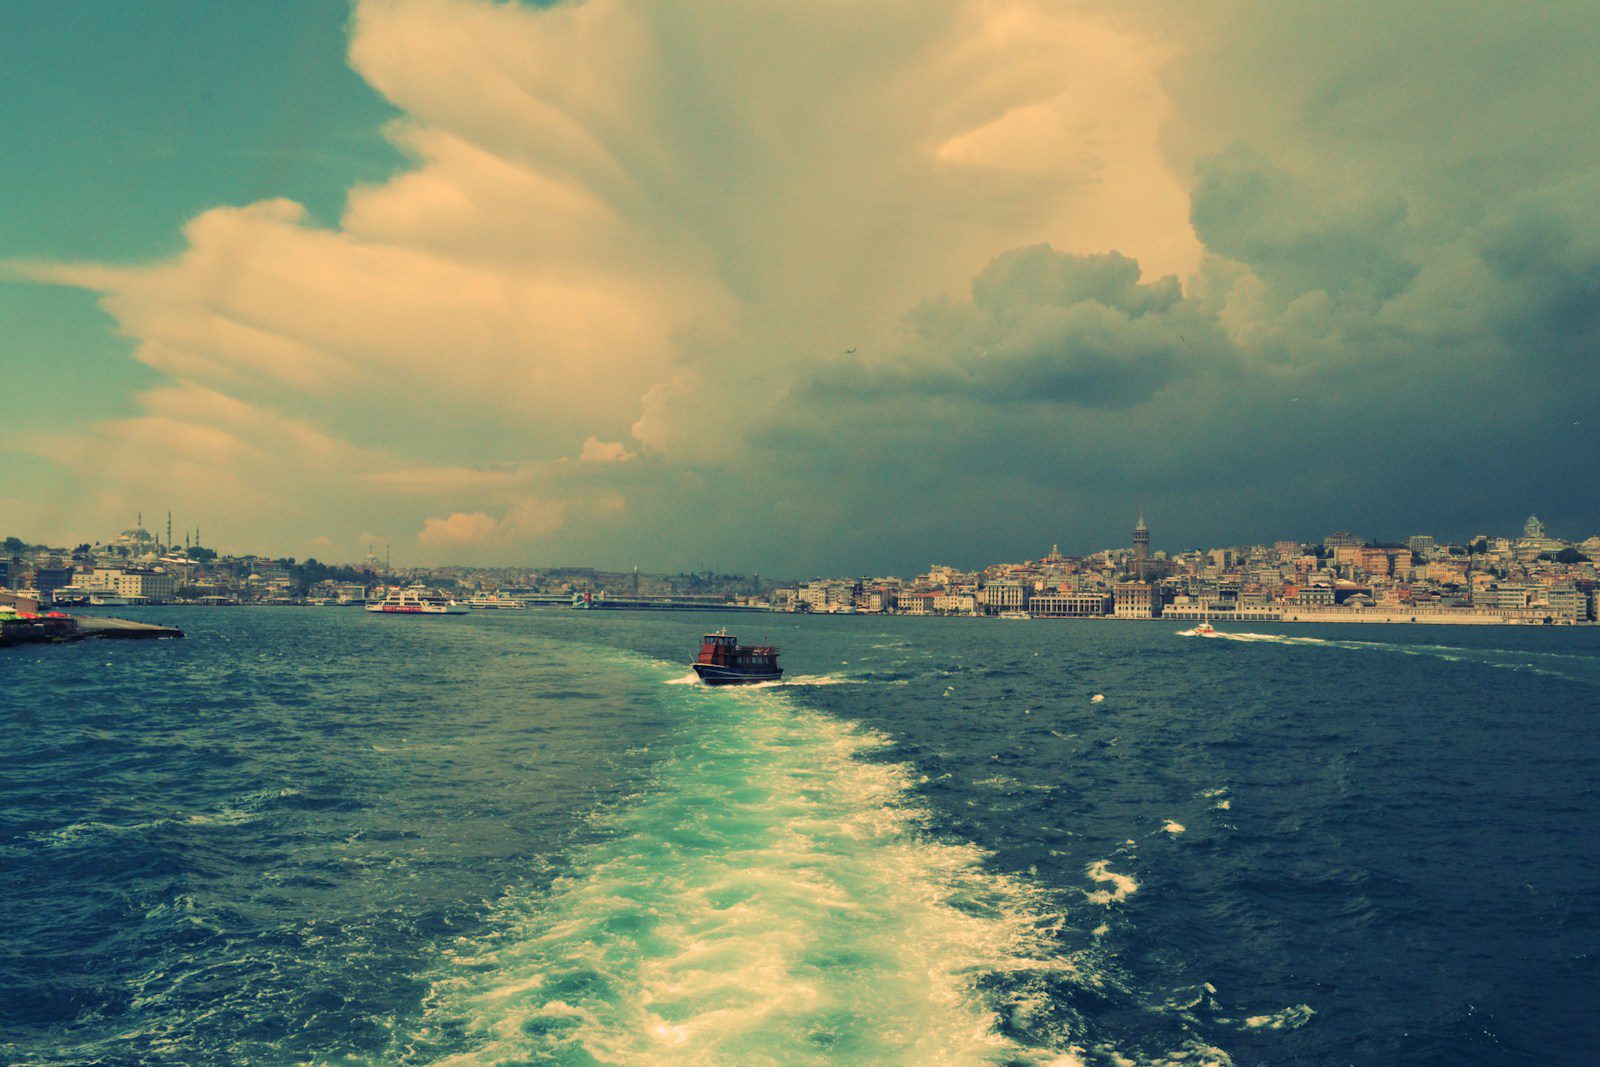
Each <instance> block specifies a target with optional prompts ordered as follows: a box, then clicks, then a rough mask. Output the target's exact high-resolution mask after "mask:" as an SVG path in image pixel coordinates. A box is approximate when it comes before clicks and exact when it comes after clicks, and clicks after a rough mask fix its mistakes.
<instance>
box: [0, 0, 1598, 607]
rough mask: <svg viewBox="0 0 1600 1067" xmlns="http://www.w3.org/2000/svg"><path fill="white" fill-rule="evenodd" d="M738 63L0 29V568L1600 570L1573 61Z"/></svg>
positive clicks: (1310, 42)
mask: <svg viewBox="0 0 1600 1067" xmlns="http://www.w3.org/2000/svg"><path fill="white" fill-rule="evenodd" d="M778 17H779V16H776V15H774V14H773V13H771V12H757V11H752V10H751V9H749V8H747V7H746V6H743V5H735V4H727V3H714V2H701V3H692V4H685V5H674V6H673V7H672V8H670V9H662V8H660V7H659V6H658V5H650V4H646V3H642V2H634V0H606V2H591V3H587V4H576V5H574V4H557V5H553V6H549V7H545V6H542V5H537V4H505V5H503V4H490V3H488V2H486V0H364V2H360V3H356V4H353V5H348V6H347V5H345V4H342V3H335V2H332V0H301V2H297V3H292V4H285V5H276V6H274V7H273V8H272V9H270V10H268V9H252V10H251V11H248V12H243V13H240V12H233V11H231V10H223V9H220V8H219V9H214V10H206V9H198V10H196V9H191V8H189V7H188V6H186V5H152V6H149V7H144V8H141V9H140V10H139V11H133V10H131V9H126V10H124V9H120V8H119V7H117V6H113V5H81V6H78V5H74V6H72V7H70V8H64V7H61V6H60V5H55V6H49V5H41V6H35V7H32V8H28V9H24V10H21V11H19V12H18V13H16V14H15V16H14V18H15V20H16V27H17V32H15V33H13V34H11V35H8V38H7V40H6V41H5V42H4V43H0V71H3V72H4V73H3V74H0V79H3V85H4V87H5V90H6V92H7V96H8V103H9V105H10V106H8V109H7V113H6V115H4V116H0V138H4V140H5V142H6V143H7V144H9V145H11V146H13V147H14V150H13V151H9V152H6V153H0V191H3V192H4V193H5V195H6V196H7V198H8V202H10V203H11V204H12V205H13V210H12V211H9V212H8V213H7V217H6V218H5V219H4V220H3V221H0V260H3V261H4V272H3V276H0V314H3V315H4V316H5V320H6V321H7V323H8V330H7V331H6V334H5V336H4V337H0V365H3V366H4V367H5V368H6V370H7V378H8V387H9V389H10V395H11V396H12V398H13V400H12V403H11V404H9V405H8V408H7V418H6V425H5V427H4V428H0V513H3V514H4V515H5V516H6V517H7V519H8V520H9V524H10V525H11V526H12V528H13V529H14V530H17V531H19V532H20V531H27V532H26V533H25V536H28V537H36V538H39V539H41V540H45V541H58V542H68V541H70V542H71V543H78V540H79V539H82V538H84V537H87V536H88V535H91V534H92V533H93V531H95V530H101V531H105V530H111V529H119V528H122V526H124V525H125V524H126V522H127V519H126V516H127V515H130V514H132V513H134V512H135V511H136V510H137V509H139V508H140V507H143V508H145V510H146V511H150V510H151V508H150V505H151V504H153V503H159V505H160V510H161V512H162V513H164V512H165V510H166V509H167V507H169V506H170V507H171V508H172V509H173V510H174V511H176V512H178V513H179V514H180V515H204V516H206V518H205V520H204V521H203V522H202V523H201V525H203V526H204V528H205V529H206V530H207V532H208V537H209V538H211V539H213V540H215V541H216V542H217V543H222V544H238V545H251V546H256V547H258V548H259V550H261V551H264V552H268V553H273V554H277V555H282V556H294V557H297V558H305V557H307V556H316V557H318V558H333V559H341V558H344V559H349V558H359V554H360V551H361V549H362V546H364V545H366V544H369V543H389V544H392V545H393V546H395V551H396V553H397V554H400V555H403V556H405V557H406V558H408V559H412V560H416V561H418V562H424V563H445V562H461V563H475V564H494V563H505V564H520V563H525V562H532V561H536V560H537V561H552V560H561V559H567V560H575V559H581V558H601V559H606V560H615V561H617V564H618V565H621V564H623V563H633V562H637V563H639V564H640V565H641V566H644V567H647V568H649V569H655V570H672V569H686V568H690V567H693V566H695V565H697V564H706V563H712V564H715V565H716V566H719V567H726V568H730V569H737V570H742V571H753V570H759V571H762V572H770V573H788V574H796V575H799V574H806V573H828V572H836V571H838V570H840V569H843V570H846V571H849V572H854V573H910V572H912V571H913V570H914V569H915V568H916V567H918V566H922V565H926V563H927V561H929V560H951V561H976V560H978V559H982V558H1006V557H1010V558H1020V557H1021V556H1022V555H1024V554H1025V553H1029V552H1035V551H1038V546H1040V545H1048V544H1050V543H1052V542H1060V543H1070V544H1076V545H1096V544H1099V545H1104V544H1116V543H1121V540H1122V539H1124V538H1125V536H1126V534H1125V531H1126V529H1127V525H1128V519H1127V516H1130V515H1132V514H1134V513H1136V512H1137V510H1138V508H1139V507H1141V506H1151V507H1154V508H1158V509H1159V513H1158V512H1157V511H1155V510H1153V511H1152V513H1151V516H1150V517H1151V519H1152V527H1153V528H1154V530H1155V536H1154V545H1155V547H1157V548H1160V547H1163V546H1165V547H1168V548H1172V547H1174V546H1176V545H1180V544H1187V543H1193V544H1196V545H1199V544H1235V543H1250V541H1251V540H1252V538H1251V531H1253V530H1264V531H1276V532H1279V533H1280V534H1281V535H1282V536H1284V537H1293V538H1297V539H1304V540H1309V539H1312V538H1317V537H1321V536H1324V535H1326V534H1327V533H1329V532H1331V531H1334V530H1338V529H1353V530H1357V531H1358V532H1359V531H1368V532H1370V534H1371V535H1372V536H1374V537H1376V538H1379V539H1403V538H1404V537H1405V536H1408V535H1409V534H1410V533H1414V532H1418V531H1432V532H1435V533H1437V534H1439V535H1440V536H1452V537H1466V536H1471V535H1473V534H1476V533H1481V532H1488V531H1490V530H1493V529H1497V528H1498V529H1503V530H1514V529H1515V528H1516V527H1517V526H1518V525H1519V524H1520V522H1521V521H1522V518H1523V517H1524V516H1526V515H1527V514H1528V512H1529V511H1530V510H1532V511H1537V512H1538V513H1539V514H1540V515H1542V516H1544V517H1545V519H1546V521H1547V523H1548V524H1549V525H1550V526H1551V527H1552V528H1556V529H1561V530H1563V531H1565V532H1567V534H1568V535H1569V536H1571V537H1573V538H1575V539H1581V538H1582V537H1586V536H1589V535H1591V534H1592V533H1594V532H1595V531H1596V530H1600V484H1597V483H1596V482H1595V480H1594V479H1593V478H1592V476H1590V472H1592V471H1593V470H1594V469H1596V466H1597V465H1600V416H1596V415H1594V414H1593V407H1594V399H1593V391H1592V389H1585V388H1584V387H1583V386H1584V385H1586V384H1587V382H1588V381H1590V380H1591V379H1592V378H1593V376H1594V373H1595V366H1594V361H1595V353H1596V351H1600V318H1597V317H1596V315H1595V312H1594V308H1595V307H1596V306H1600V303H1597V300H1596V293H1597V292H1600V251H1597V249H1600V229H1597V226H1600V223H1597V222H1596V219H1595V217H1594V215H1593V212H1592V211H1591V210H1590V207H1591V205H1592V204H1593V202H1594V201H1595V199H1596V196H1597V195H1600V147H1597V146H1596V145H1595V143H1594V141H1593V138H1592V137H1591V136H1589V131H1590V130H1592V129H1593V128H1594V126H1595V124H1596V121H1597V120H1600V102H1597V101H1596V100H1595V99H1594V97H1593V94H1586V93H1581V92H1574V91H1573V89H1572V86H1574V85H1581V84H1585V83H1586V82H1585V78H1586V71H1587V66H1588V64H1589V63H1590V62H1591V61H1592V56H1593V54H1594V52H1595V50H1596V48H1597V47H1600V27H1597V26H1596V24H1595V22H1594V20H1593V18H1592V17H1591V14H1590V13H1589V12H1588V11H1587V9H1586V8H1585V6H1583V5H1578V4H1569V5H1549V6H1546V7H1544V8H1541V14H1540V17H1539V18H1537V19H1532V18H1526V17H1523V14H1522V13H1521V12H1515V11H1510V10H1506V11H1498V10H1493V9H1473V10H1458V9H1455V8H1448V9H1447V8H1442V7H1438V6H1429V5H1410V6H1403V7H1399V8H1385V9H1383V10H1373V11H1358V10H1351V9H1350V8H1349V7H1348V5H1334V4H1328V5H1301V6H1297V7H1296V8H1295V9H1293V10H1287V9H1283V8H1282V7H1281V6H1280V5H1270V4H1249V3H1240V4H1237V5H1229V6H1226V7H1216V8H1210V9H1207V10H1205V11H1193V10H1189V9H1187V8H1186V7H1185V6H1184V5H1176V4H1166V3H1159V2H1153V3H1149V4H1139V5H1133V6H1128V5H1115V4H1110V3H1090V4H1085V5H1076V6H1073V7H1072V8H1071V9H1064V8H1062V7H1061V6H1059V5H1056V4H1053V3H1048V2H1045V0H1019V2H1018V3H1016V4H1012V5H1008V6H1005V7H1003V8H1001V7H996V6H993V5H987V4H982V3H977V2H975V0H936V2H933V3H929V4H924V5H918V6H916V7H913V8H892V9H881V10H871V11H853V12H851V13H850V14H849V16H848V18H843V17H841V14H840V12H839V11H838V10H837V9H835V8H834V7H832V6H829V5H823V4H811V3H806V4H797V5H790V6H789V7H788V8H786V9H785V11H784V13H783V15H782V16H781V18H782V27H781V28H782V30H783V32H775V30H774V22H773V20H774V19H775V18H778ZM798 38H805V39H812V40H827V41H829V42H830V47H829V48H828V49H827V50H826V52H825V53H824V52H822V51H804V52H803V53H800V54H797V53H796V52H795V51H794V50H793V49H792V48H791V47H790V46H789V44H788V42H789V41H790V40H792V39H798ZM1424 45H1425V47H1424ZM62 116H66V117H67V118H66V121H63V120H62ZM1164 531H1171V532H1173V533H1175V534H1176V533H1177V532H1178V531H1183V532H1182V533H1181V534H1179V536H1181V537H1183V538H1184V540H1183V541H1181V542H1180V541H1172V540H1167V533H1166V532H1164Z"/></svg>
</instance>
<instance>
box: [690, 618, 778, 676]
mask: <svg viewBox="0 0 1600 1067" xmlns="http://www.w3.org/2000/svg"><path fill="white" fill-rule="evenodd" d="M694 673H696V674H698V675H699V676H700V680H701V681H702V682H705V683H706V684H707V685H751V684H753V683H755V682H776V681H777V680H778V679H780V678H782V677H783V668H782V667H780V666H778V650H777V649H776V648H773V647H772V646H771V645H741V644H740V643H739V639H738V638H737V637H734V636H733V635H732V634H730V633H728V631H727V630H726V629H722V630H718V631H717V632H716V633H714V634H706V636H705V640H704V641H702V642H701V644H700V658H699V659H697V660H695V662H694Z"/></svg>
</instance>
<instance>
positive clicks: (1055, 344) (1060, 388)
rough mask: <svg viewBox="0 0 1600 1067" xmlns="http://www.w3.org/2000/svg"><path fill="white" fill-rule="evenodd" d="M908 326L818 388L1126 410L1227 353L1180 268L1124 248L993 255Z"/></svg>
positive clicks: (827, 374)
mask: <svg viewBox="0 0 1600 1067" xmlns="http://www.w3.org/2000/svg"><path fill="white" fill-rule="evenodd" d="M911 324H912V327H913V331H914V333H913V337H912V338H911V339H910V340H908V341H907V342H905V343H904V344H903V345H901V346H900V347H899V348H898V349H896V350H895V351H894V352H892V353H891V354H890V355H889V356H888V357H887V358H885V359H881V360H876V361H868V360H861V361H858V362H854V363H837V364H834V365H833V366H831V367H829V368H827V369H826V370H825V371H824V372H822V373H821V374H819V375H818V377H817V379H816V386H817V388H818V389H819V390H820V391H822V392H841V391H842V392H849V393H853V394H856V395H871V396H880V397H882V396H905V395H911V396H915V395H938V396H952V397H960V398H967V399H972V400H979V401H985V402H989V403H995V404H1007V403H1009V404H1051V403H1062V404H1070V405H1074V406H1077V407H1083V408H1106V409H1121V408H1127V407H1130V406H1132V405H1135V404H1139V403H1144V402H1146V401H1148V400H1149V399H1150V398H1151V396H1153V395H1154V394H1155V393H1156V392H1158V391H1160V390H1161V389H1162V388H1163V387H1165V386H1166V385H1167V384H1168V383H1169V382H1171V381H1173V380H1175V379H1180V378H1182V377H1185V376H1187V375H1189V374H1193V373H1199V372H1204V371H1206V370H1208V369H1215V368H1214V366H1213V367H1210V368H1208V366H1207V363H1208V361H1209V362H1211V363H1212V364H1214V363H1215V362H1216V360H1217V357H1218V356H1219V355H1220V354H1221V349H1222V346H1221V345H1220V344H1219V342H1220V340H1221V333H1220V331H1219V330H1218V329H1217V328H1216V323H1215V321H1214V319H1213V318H1212V317H1210V316H1206V315H1204V314H1201V313H1197V312H1196V311H1195V309H1194V308H1193V307H1192V305H1190V304H1188V303H1186V302H1185V301H1184V300H1183V295H1182V291H1181V289H1180V287H1179V285H1178V279H1177V278H1175V277H1173V276H1171V275H1168V276H1167V277H1164V278H1161V279H1158V280H1156V281H1153V282H1148V283H1146V282H1141V281H1140V269H1139V264H1138V263H1136V262H1134V261H1133V260H1131V259H1129V258H1127V257H1126V256H1123V255H1120V254H1118V253H1114V252H1113V253H1105V254H1100V255H1070V254H1061V253H1058V252H1056V251H1055V250H1054V249H1052V248H1050V247H1049V246H1047V245H1036V246H1033V247H1029V248H1024V249H1019V250H1016V251H1013V252H1008V253H1005V254H1004V255H1001V256H999V257H997V258H996V259H995V260H994V261H993V262H992V263H990V264H989V265H988V267H986V268H985V269H984V270H983V271H982V272H981V273H980V274H978V275H977V277H975V278H974V279H973V280H972V298H971V299H970V300H967V301H953V300H948V299H945V300H938V301H935V302H932V303H929V304H926V305H924V306H922V307H921V308H919V309H918V310H917V311H916V312H915V313H914V314H913V315H912V316H911Z"/></svg>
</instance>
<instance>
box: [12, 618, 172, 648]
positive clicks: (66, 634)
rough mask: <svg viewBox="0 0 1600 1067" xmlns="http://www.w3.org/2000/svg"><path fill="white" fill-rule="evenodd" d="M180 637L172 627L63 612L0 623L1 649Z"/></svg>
mask: <svg viewBox="0 0 1600 1067" xmlns="http://www.w3.org/2000/svg"><path fill="white" fill-rule="evenodd" d="M182 636H183V631H182V630H179V629H177V628H175V627H171V626H157V625H155V624H154V623H148V622H134V621H132V620H130V619H108V618H101V617H99V616H87V617H83V618H76V617H70V616H65V615H62V616H57V617H53V618H52V617H50V616H41V617H38V618H25V617H20V616H19V617H13V618H8V619H6V620H5V622H4V624H3V625H0V648H4V647H6V646H8V645H28V644H49V643H53V642H60V641H84V640H87V639H89V638H91V637H101V638H106V639H109V640H119V641H129V640H154V639H158V638H165V637H182Z"/></svg>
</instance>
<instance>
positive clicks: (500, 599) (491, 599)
mask: <svg viewBox="0 0 1600 1067" xmlns="http://www.w3.org/2000/svg"><path fill="white" fill-rule="evenodd" d="M467 607H469V608H478V609H480V610H484V611H494V610H503V609H516V608H525V607H527V605H526V604H524V603H523V602H522V601H520V600H513V599H511V598H510V597H507V596H501V595H499V594H498V593H495V594H493V595H489V596H475V597H473V598H472V599H471V600H469V601H467Z"/></svg>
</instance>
